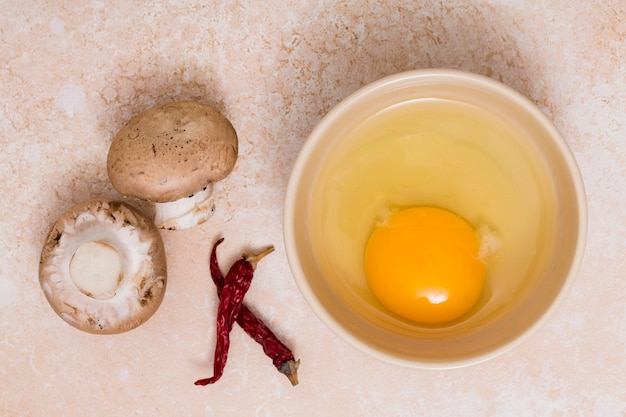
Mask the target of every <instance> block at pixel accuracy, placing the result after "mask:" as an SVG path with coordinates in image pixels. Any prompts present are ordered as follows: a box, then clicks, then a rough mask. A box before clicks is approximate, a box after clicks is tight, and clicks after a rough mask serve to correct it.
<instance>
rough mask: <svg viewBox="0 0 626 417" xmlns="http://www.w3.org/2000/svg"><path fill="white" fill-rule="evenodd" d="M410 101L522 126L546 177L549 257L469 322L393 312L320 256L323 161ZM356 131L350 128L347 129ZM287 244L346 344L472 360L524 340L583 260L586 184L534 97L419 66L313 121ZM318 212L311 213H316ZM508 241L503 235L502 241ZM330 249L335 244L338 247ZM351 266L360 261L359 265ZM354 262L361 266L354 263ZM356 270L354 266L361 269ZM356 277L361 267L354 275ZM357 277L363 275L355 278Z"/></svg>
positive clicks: (290, 204)
mask: <svg viewBox="0 0 626 417" xmlns="http://www.w3.org/2000/svg"><path fill="white" fill-rule="evenodd" d="M415 100H437V101H444V102H454V103H458V104H460V105H468V106H472V108H476V109H480V111H484V112H487V113H489V114H490V115H493V116H494V117H495V118H497V119H499V120H503V121H505V122H506V124H507V126H509V128H511V129H515V130H517V131H518V133H519V135H520V137H522V138H523V141H524V142H525V143H524V144H523V146H526V147H528V149H530V151H531V153H532V155H533V157H534V158H538V159H540V160H541V166H542V167H543V169H545V170H546V173H547V176H546V178H548V180H546V181H544V182H541V183H539V184H540V186H541V187H544V186H545V192H546V193H547V194H546V195H548V197H546V198H547V199H550V200H551V201H552V204H553V205H552V210H553V215H551V216H549V222H548V223H547V224H546V226H545V227H546V228H549V229H550V230H551V231H552V232H551V233H550V239H549V241H547V242H538V243H541V244H544V246H545V247H546V249H545V256H544V258H543V260H542V261H541V262H539V263H538V264H537V266H536V267H535V268H534V269H533V271H532V273H529V275H528V276H526V277H524V279H523V280H521V281H520V283H519V284H518V285H516V288H515V291H513V292H511V293H510V294H509V296H507V297H502V300H501V301H500V302H499V303H498V304H497V305H494V307H493V308H491V309H487V310H488V312H487V313H485V314H483V316H480V315H479V314H477V315H476V318H474V319H473V320H459V321H457V322H454V323H451V324H449V325H445V326H430V327H429V326H423V325H417V324H416V323H411V322H409V321H406V320H403V319H401V318H399V317H396V316H394V315H393V314H392V313H390V312H388V311H387V310H386V309H385V308H384V307H382V306H381V305H380V304H379V303H378V302H377V301H376V299H375V297H373V296H372V294H371V293H369V292H368V290H367V289H366V288H365V289H364V288H357V289H355V288H356V287H358V286H359V285H355V284H354V282H350V281H349V280H346V279H345V277H344V276H343V275H342V274H341V272H339V273H338V272H337V271H336V270H333V268H332V266H331V265H329V264H328V262H326V261H325V259H324V256H323V255H322V254H320V249H319V248H320V247H321V246H324V245H325V243H324V242H322V240H323V239H324V236H323V234H320V232H319V230H318V229H319V227H318V226H317V225H316V224H315V221H314V220H313V221H312V220H311V219H312V212H314V208H313V207H314V205H313V201H312V200H313V199H314V198H316V195H315V193H314V192H312V190H315V189H316V187H318V188H319V182H320V181H321V179H320V178H321V177H322V174H323V172H324V168H325V165H327V161H329V160H332V157H333V154H334V153H337V152H339V150H341V149H342V147H350V146H354V143H348V142H347V141H348V139H346V138H349V137H350V135H351V132H355V131H357V132H358V129H359V126H362V125H364V124H365V123H366V122H367V120H369V119H371V118H372V117H373V116H374V115H376V114H379V113H380V112H382V111H384V110H385V109H388V108H391V107H393V106H397V105H399V104H402V103H407V102H412V101H415ZM353 136H354V135H353ZM284 215H285V219H284V225H285V229H284V230H285V245H286V250H287V256H288V259H289V263H290V266H291V269H292V271H293V274H294V277H295V279H296V282H297V284H298V286H299V288H300V290H301V292H302V294H303V296H304V297H305V299H306V300H307V302H308V303H309V305H310V306H311V307H312V309H313V310H314V311H315V313H316V314H317V315H318V316H319V317H320V319H321V320H322V321H323V322H324V323H325V324H326V325H327V326H328V327H329V328H331V329H332V330H333V331H334V332H335V333H336V334H337V335H339V336H340V337H341V338H342V339H344V340H345V341H346V342H348V343H350V344H351V345H353V346H355V347H357V348H358V349H360V350H362V351H365V352H367V353H369V354H371V355H373V356H375V357H378V358H380V359H383V360H386V361H390V362H393V363H397V364H401V365H407V366H415V367H425V368H445V367H456V366H462V365H467V364H470V363H476V362H479V361H482V360H485V359H487V358H489V357H492V356H494V355H496V354H498V353H500V352H502V351H504V350H506V349H507V348H510V347H512V346H513V345H514V344H515V343H516V342H519V341H521V340H522V339H523V338H524V337H525V336H527V335H528V334H529V333H530V332H531V331H532V330H533V329H535V328H536V327H537V326H539V325H540V324H541V323H542V322H543V321H544V320H545V319H546V318H547V316H548V315H549V314H548V313H550V312H551V311H552V310H553V309H554V308H555V307H556V305H557V304H558V301H559V300H560V298H562V297H563V295H564V293H565V292H566V289H567V287H568V286H569V284H570V282H571V280H572V279H573V277H574V275H575V273H576V271H577V269H578V266H579V264H580V261H581V258H582V250H583V246H584V239H585V233H586V206H585V197H584V190H583V186H582V181H581V179H580V174H579V171H578V168H577V166H576V163H575V160H574V158H573V156H572V154H571V152H570V150H569V148H568V147H567V145H566V143H565V141H564V140H563V139H562V137H561V136H560V135H559V133H558V132H557V131H556V129H555V128H554V127H553V125H552V124H551V123H550V122H549V121H548V120H547V119H546V118H545V116H544V115H543V114H542V113H541V112H540V111H539V110H538V109H537V108H536V106H534V105H533V104H532V103H531V102H530V101H528V100H527V99H526V98H524V97H523V96H521V95H520V94H519V93H517V92H515V91H513V90H511V89H510V88H508V87H506V86H504V85H502V84H500V83H498V82H495V81H493V80H491V79H488V78H485V77H482V76H478V75H475V74H469V73H464V72H459V71H450V70H420V71H411V72H407V73H402V74H397V75H395V76H391V77H388V78H385V79H382V80H380V81H378V82H375V83H373V84H370V85H369V86H366V87H364V88H363V89H361V90H359V91H358V92H356V93H354V94H353V95H352V96H350V97H348V98H347V99H345V100H344V101H343V102H341V103H340V104H339V105H338V106H336V107H335V108H334V109H333V110H331V112H329V114H328V115H327V116H326V117H325V118H324V119H323V120H322V121H321V122H320V123H319V124H318V126H317V127H316V128H315V130H314V131H313V132H312V133H311V135H310V137H309V139H308V140H307V142H306V143H305V145H304V147H303V149H302V150H301V152H300V154H299V156H298V158H297V160H296V163H295V166H294V169H293V172H292V175H291V178H290V182H289V185H288V189H287V196H286V202H285V214H284ZM313 217H314V216H313ZM505 244H506V242H505ZM331 250H334V251H335V252H336V253H339V252H341V250H342V249H341V246H340V245H336V247H335V248H334V249H331ZM355 265H356V264H355ZM355 269H358V266H356V267H355ZM359 274H360V272H359ZM357 275H358V274H357ZM357 279H359V278H357Z"/></svg>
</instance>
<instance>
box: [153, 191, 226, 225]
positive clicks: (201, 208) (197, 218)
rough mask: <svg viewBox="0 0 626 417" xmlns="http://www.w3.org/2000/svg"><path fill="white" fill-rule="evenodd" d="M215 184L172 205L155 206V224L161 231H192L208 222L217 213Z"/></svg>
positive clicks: (157, 204)
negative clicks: (191, 229)
mask: <svg viewBox="0 0 626 417" xmlns="http://www.w3.org/2000/svg"><path fill="white" fill-rule="evenodd" d="M212 194H213V184H212V183H209V184H208V185H207V186H206V187H205V188H204V189H203V190H202V191H200V192H197V193H195V194H193V195H190V196H188V197H184V198H181V199H179V200H176V201H172V202H170V203H155V204H154V223H155V224H156V226H157V227H158V228H160V229H167V230H181V229H190V228H192V227H194V226H196V225H199V224H202V223H204V222H205V221H207V220H208V219H209V218H210V217H211V216H212V215H213V212H214V211H215V203H214V202H213V198H211V197H212Z"/></svg>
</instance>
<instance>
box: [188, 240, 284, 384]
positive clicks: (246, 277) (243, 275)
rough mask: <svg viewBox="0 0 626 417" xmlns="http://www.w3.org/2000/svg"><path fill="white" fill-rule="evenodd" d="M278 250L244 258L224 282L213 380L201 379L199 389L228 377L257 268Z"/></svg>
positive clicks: (237, 262) (219, 310) (218, 317)
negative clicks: (233, 339) (235, 333)
mask: <svg viewBox="0 0 626 417" xmlns="http://www.w3.org/2000/svg"><path fill="white" fill-rule="evenodd" d="M273 250H274V248H273V247H270V248H268V249H266V250H265V251H263V252H261V253H258V254H255V255H248V256H243V257H242V259H239V260H238V261H236V262H235V263H234V264H233V266H232V267H231V268H230V270H229V271H228V273H227V274H226V277H225V278H224V285H223V287H222V291H221V296H220V301H219V304H218V308H217V329H216V335H217V336H216V346H215V356H214V361H213V376H212V377H211V378H205V379H200V380H198V381H196V382H195V385H207V384H213V383H215V382H216V381H217V380H218V379H220V377H221V376H222V374H223V373H224V366H225V365H226V359H227V358H228V349H229V347H230V331H231V330H232V328H233V324H234V322H235V320H236V318H237V315H238V314H239V311H240V310H241V306H242V304H243V298H244V296H245V294H246V292H247V291H248V289H249V288H250V284H251V283H252V278H253V277H254V269H255V268H256V264H257V263H258V262H259V261H260V260H261V259H262V258H263V257H264V256H265V255H267V254H268V253H270V252H272V251H273Z"/></svg>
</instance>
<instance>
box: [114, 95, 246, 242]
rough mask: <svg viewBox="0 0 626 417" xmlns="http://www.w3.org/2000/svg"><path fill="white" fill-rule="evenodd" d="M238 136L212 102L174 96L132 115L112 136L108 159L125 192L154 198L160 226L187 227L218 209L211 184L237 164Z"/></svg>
mask: <svg viewBox="0 0 626 417" xmlns="http://www.w3.org/2000/svg"><path fill="white" fill-rule="evenodd" d="M237 151H238V140H237V133H236V132H235V129H234V128H233V126H232V124H231V123H230V122H229V121H228V119H227V118H226V117H224V116H223V115H222V114H221V113H219V112H218V111H217V110H215V109H213V108H212V107H210V106H208V105H205V104H200V103H195V102H175V103H169V104H165V105H161V106H157V107H153V108H150V109H148V110H146V111H144V112H143V113H140V114H138V115H137V116H135V117H133V118H132V119H131V120H130V122H128V124H127V125H126V126H124V127H123V128H122V129H121V130H120V131H119V132H118V133H117V135H115V137H114V138H113V141H112V142H111V147H110V148H109V155H108V159H107V170H108V174H109V179H110V180H111V184H112V185H113V187H115V189H116V190H117V191H119V192H120V193H121V194H122V195H124V196H126V197H130V198H135V199H140V200H146V201H150V202H153V203H155V213H154V222H155V224H156V226H157V227H159V228H161V229H169V230H176V229H189V228H192V227H194V226H196V225H198V224H201V223H204V222H205V221H207V220H208V219H209V218H210V217H211V215H212V214H213V212H214V211H215V205H214V202H213V198H212V194H213V184H214V183H215V182H216V181H219V180H221V179H223V178H225V177H226V176H227V175H228V174H230V172H231V171H232V170H233V167H234V165H235V162H236V160H237Z"/></svg>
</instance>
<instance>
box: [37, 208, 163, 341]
mask: <svg viewBox="0 0 626 417" xmlns="http://www.w3.org/2000/svg"><path fill="white" fill-rule="evenodd" d="M166 281H167V266H166V260H165V248H164V246H163V241H162V239H161V236H160V234H159V229H157V228H156V227H155V226H154V224H153V223H152V221H151V220H150V219H149V218H147V217H145V216H144V215H143V214H142V213H141V212H140V211H139V210H137V209H135V208H134V207H132V206H130V205H128V204H126V203H123V202H118V201H113V200H107V199H99V200H89V201H86V202H83V203H80V204H77V205H75V206H74V207H72V208H70V209H69V210H67V211H66V212H65V213H63V214H62V215H61V216H60V217H59V218H58V219H57V220H56V221H55V222H54V224H53V225H52V227H51V228H50V232H49V233H48V236H47V238H46V241H45V244H44V246H43V249H42V251H41V258H40V261H39V283H40V284H41V288H42V290H43V292H44V294H45V296H46V298H47V300H48V302H49V303H50V305H51V306H52V308H53V309H54V311H55V312H56V313H57V314H58V315H59V316H60V317H61V318H62V319H63V320H65V321H66V322H67V323H69V324H71V325H72V326H74V327H76V328H78V329H80V330H84V331H86V332H89V333H100V334H111V333H121V332H125V331H128V330H131V329H134V328H135V327H137V326H139V325H140V324H142V323H144V322H145V321H146V320H148V318H150V317H151V316H152V315H153V314H154V312H155V311H156V310H157V309H158V307H159V305H160V304H161V301H162V299H163V295H164V294H165V287H166Z"/></svg>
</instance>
